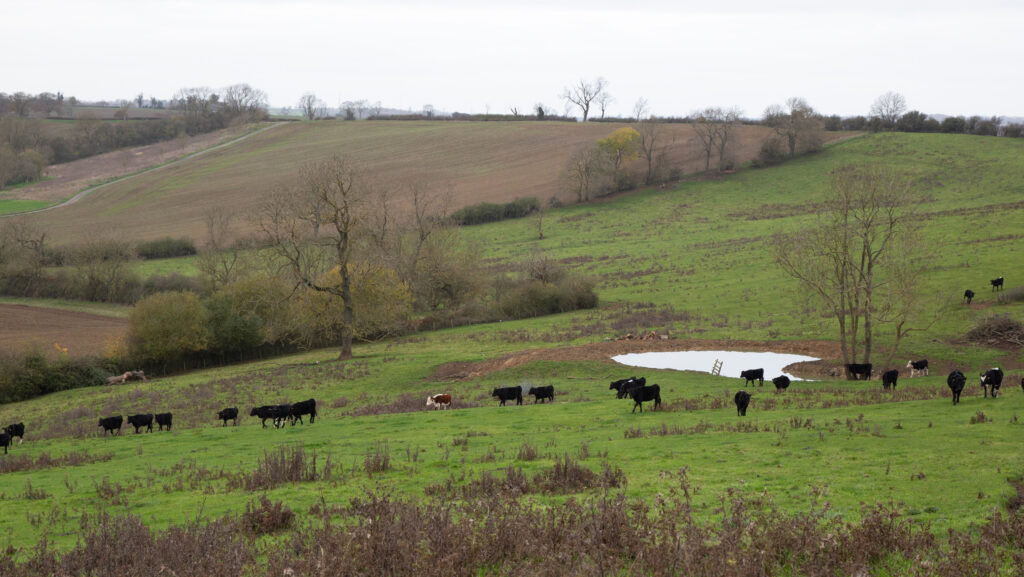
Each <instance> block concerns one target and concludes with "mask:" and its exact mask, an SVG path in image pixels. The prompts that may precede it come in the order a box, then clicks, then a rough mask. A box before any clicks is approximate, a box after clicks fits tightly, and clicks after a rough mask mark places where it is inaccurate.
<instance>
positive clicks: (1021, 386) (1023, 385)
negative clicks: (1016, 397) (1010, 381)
mask: <svg viewBox="0 0 1024 577" xmlns="http://www.w3.org/2000/svg"><path fill="white" fill-rule="evenodd" d="M1020 390H1022V391H1024V378H1022V379H1021V380H1020Z"/></svg>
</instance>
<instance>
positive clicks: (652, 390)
mask: <svg viewBox="0 0 1024 577" xmlns="http://www.w3.org/2000/svg"><path fill="white" fill-rule="evenodd" d="M629 397H630V398H631V399H633V410H632V411H631V412H633V413H635V412H636V408H637V407H640V412H641V413H643V412H644V403H646V402H647V401H654V408H655V409H657V408H658V407H660V406H661V387H659V386H658V385H656V384H655V385H651V386H649V387H647V386H643V387H637V388H635V389H632V390H630V391H629Z"/></svg>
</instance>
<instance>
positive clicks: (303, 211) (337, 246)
mask: <svg viewBox="0 0 1024 577" xmlns="http://www.w3.org/2000/svg"><path fill="white" fill-rule="evenodd" d="M373 189H374V185H373V183H372V182H371V181H370V180H369V179H368V178H367V177H366V175H365V173H364V171H363V169H362V168H361V167H360V166H358V165H357V164H356V163H355V162H354V161H353V160H352V159H350V158H347V157H342V156H334V157H332V158H330V159H328V160H324V161H319V162H313V163H310V164H307V165H306V166H305V167H304V168H303V171H302V176H301V183H300V186H299V187H297V188H294V189H282V190H279V191H278V192H277V193H276V194H274V195H272V196H271V198H270V199H269V200H268V201H267V202H266V203H264V204H263V205H262V206H261V207H260V208H259V210H258V212H257V215H256V218H255V220H256V225H257V227H258V228H259V230H260V231H261V233H262V234H263V235H264V236H265V237H266V238H267V239H268V240H269V241H270V247H271V251H272V252H273V254H274V255H275V256H276V257H277V259H278V262H279V263H280V265H281V266H282V268H283V270H282V272H286V273H287V274H289V275H290V276H291V278H292V279H294V281H295V282H296V283H297V285H299V286H305V287H307V288H309V289H312V290H314V291H316V292H318V293H323V294H327V295H330V296H331V297H333V298H336V299H339V300H340V301H341V303H342V306H343V312H342V316H341V327H340V335H339V336H340V339H341V352H340V354H339V358H343V359H345V358H350V357H351V356H352V339H353V334H354V328H355V312H356V311H355V302H354V299H353V293H352V283H353V271H352V268H351V267H350V266H349V265H350V264H351V262H352V255H353V249H354V247H355V242H356V240H357V236H358V234H359V230H360V227H361V226H362V225H363V224H364V222H365V220H366V217H367V213H368V211H369V210H370V209H371V207H372V203H371V202H370V199H371V197H372V194H373ZM314 205H316V206H318V207H319V208H318V209H317V211H319V213H320V215H321V216H320V219H321V220H320V226H321V227H323V228H327V229H328V230H327V232H326V233H325V232H324V231H323V230H321V234H320V236H319V237H316V238H312V226H310V223H309V220H308V215H309V214H310V213H311V212H312V211H313V209H312V208H311V207H312V206H314ZM328 273H330V274H328ZM335 273H336V274H337V277H336V278H338V279H339V280H338V282H334V281H333V280H332V279H334V278H335V277H334V274H335Z"/></svg>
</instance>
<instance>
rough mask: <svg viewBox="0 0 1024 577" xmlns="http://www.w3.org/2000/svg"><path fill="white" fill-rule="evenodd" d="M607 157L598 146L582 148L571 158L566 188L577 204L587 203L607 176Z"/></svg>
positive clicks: (566, 173)
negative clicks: (574, 196)
mask: <svg viewBox="0 0 1024 577" xmlns="http://www.w3.org/2000/svg"><path fill="white" fill-rule="evenodd" d="M605 158H606V157H605V155H604V154H603V153H602V152H601V150H600V149H599V148H597V147H596V146H586V145H584V146H581V147H579V148H577V149H576V150H575V151H573V153H572V155H570V156H569V160H568V162H567V163H566V169H565V183H566V188H568V189H569V191H570V192H572V193H573V194H575V195H576V201H577V202H587V201H589V200H590V197H591V194H592V193H594V192H596V191H597V189H598V188H599V185H600V181H601V180H602V179H603V177H604V176H605V172H606V166H605Z"/></svg>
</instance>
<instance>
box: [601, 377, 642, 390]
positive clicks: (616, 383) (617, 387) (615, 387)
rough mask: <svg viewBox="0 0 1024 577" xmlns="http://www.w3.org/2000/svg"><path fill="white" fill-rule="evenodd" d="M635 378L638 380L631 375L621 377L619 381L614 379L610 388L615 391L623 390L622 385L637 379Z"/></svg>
mask: <svg viewBox="0 0 1024 577" xmlns="http://www.w3.org/2000/svg"><path fill="white" fill-rule="evenodd" d="M635 380H636V377H629V378H628V379H619V380H617V381H612V384H611V385H610V386H609V387H608V390H609V391H615V392H616V393H618V392H619V391H621V390H622V385H624V384H626V383H628V382H629V381H635Z"/></svg>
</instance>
